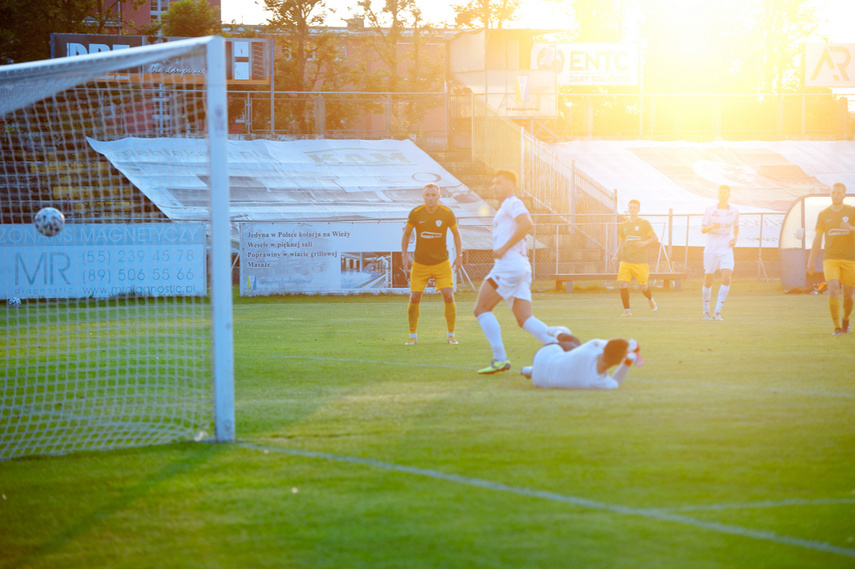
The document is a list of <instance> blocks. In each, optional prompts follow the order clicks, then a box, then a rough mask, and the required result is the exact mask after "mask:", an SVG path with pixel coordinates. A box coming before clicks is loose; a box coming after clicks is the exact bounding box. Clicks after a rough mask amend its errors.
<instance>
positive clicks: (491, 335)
mask: <svg viewBox="0 0 855 569" xmlns="http://www.w3.org/2000/svg"><path fill="white" fill-rule="evenodd" d="M476 320H477V321H478V324H480V325H481V330H483V331H484V335H485V336H486V337H487V341H488V342H490V348H492V349H493V359H494V360H499V361H500V362H503V361H505V360H506V359H508V355H507V354H506V353H505V345H504V344H503V343H502V327H501V326H499V321H498V320H497V319H496V316H495V315H494V314H493V313H492V312H484V313H483V314H481V315H480V316H478V317H477V318H476Z"/></svg>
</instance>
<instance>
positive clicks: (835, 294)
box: [822, 260, 843, 335]
mask: <svg viewBox="0 0 855 569" xmlns="http://www.w3.org/2000/svg"><path fill="white" fill-rule="evenodd" d="M822 274H823V276H824V278H825V284H826V285H827V286H828V311H829V312H830V313H831V321H832V322H834V334H835V335H837V334H842V333H843V329H842V328H841V326H840V263H838V262H837V261H835V260H828V261H823V262H822Z"/></svg>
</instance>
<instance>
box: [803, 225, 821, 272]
mask: <svg viewBox="0 0 855 569" xmlns="http://www.w3.org/2000/svg"><path fill="white" fill-rule="evenodd" d="M822 234H823V232H822V231H821V230H820V228H819V227H817V228H816V235H814V236H813V245H811V247H810V255H808V262H807V267H806V269H807V274H809V275H812V274H813V273H814V270H813V264H814V261H816V255H817V253H819V248H820V247H821V246H822Z"/></svg>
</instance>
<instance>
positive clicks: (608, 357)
mask: <svg viewBox="0 0 855 569" xmlns="http://www.w3.org/2000/svg"><path fill="white" fill-rule="evenodd" d="M560 328H562V327H557V326H554V327H550V328H549V330H550V331H556V330H557V329H560ZM564 330H566V328H565V329H564ZM569 332H570V331H569V330H566V332H560V331H559V333H558V335H557V338H556V340H557V341H556V343H554V344H548V345H546V346H543V347H542V348H540V349H539V350H538V351H537V353H536V354H535V355H534V361H533V362H532V365H531V366H526V367H524V368H522V371H521V373H522V374H523V375H524V376H526V377H528V378H530V379H531V381H532V384H533V385H534V386H535V387H542V388H547V389H554V388H562V389H617V388H618V387H620V385H621V383H623V380H624V379H626V375H627V373H628V372H629V368H630V367H631V366H632V364H633V363H636V365H641V364H642V363H643V360H642V359H641V356H640V354H639V346H638V342H636V341H635V340H629V341H627V340H624V339H622V338H614V339H612V340H599V339H595V340H590V341H588V342H585V343H584V344H582V343H581V342H580V341H579V339H578V338H576V337H575V336H572V335H569ZM614 366H618V368H617V369H616V370H615V372H614V373H613V374H612V375H611V376H610V375H609V373H608V372H609V370H610V369H611V368H613V367H614Z"/></svg>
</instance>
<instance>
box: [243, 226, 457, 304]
mask: <svg viewBox="0 0 855 569" xmlns="http://www.w3.org/2000/svg"><path fill="white" fill-rule="evenodd" d="M403 230H404V223H402V222H401V221H395V222H391V221H378V222H368V223H354V222H328V223H324V222H318V223H308V222H307V223H284V222H258V223H242V224H241V232H240V294H241V296H268V295H273V294H295V293H297V294H354V293H381V292H406V291H407V290H408V286H409V285H408V282H407V275H406V274H405V273H404V272H403V270H402V267H401V258H400V257H401V252H400V249H401V235H402V232H403ZM447 243H448V245H447V246H448V249H449V251H450V252H451V254H452V256H453V255H454V254H455V253H454V252H453V251H454V246H453V239H452V238H451V232H449V234H448V236H447ZM412 246H413V243H412V242H411V243H410V250H412Z"/></svg>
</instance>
